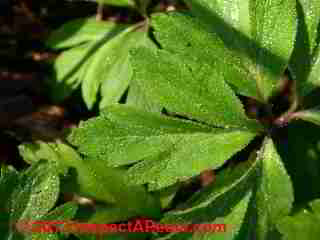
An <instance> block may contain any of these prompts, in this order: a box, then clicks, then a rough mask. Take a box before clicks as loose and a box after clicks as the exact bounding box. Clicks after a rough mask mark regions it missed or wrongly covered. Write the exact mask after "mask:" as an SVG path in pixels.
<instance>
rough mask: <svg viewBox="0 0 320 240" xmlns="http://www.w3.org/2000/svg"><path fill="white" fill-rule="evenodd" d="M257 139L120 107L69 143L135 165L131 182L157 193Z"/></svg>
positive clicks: (105, 160) (108, 161) (104, 160)
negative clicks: (143, 185) (147, 187)
mask: <svg viewBox="0 0 320 240" xmlns="http://www.w3.org/2000/svg"><path fill="white" fill-rule="evenodd" d="M255 135H256V133H254V132H250V131H245V130H238V129H229V130H223V129H214V128H211V127H208V126H206V125H202V124H197V123H193V122H190V121H185V120H177V119H174V118H168V117H164V116H161V115H159V114H153V113H145V112H141V111H139V110H135V109H134V108H131V107H127V106H121V105H115V106H110V107H109V108H107V109H106V111H105V113H104V114H102V115H101V116H100V117H98V118H95V119H91V120H89V121H87V122H84V123H82V124H81V125H80V127H79V128H78V129H75V130H74V131H73V132H72V134H71V135H70V137H69V141H70V142H71V143H72V144H73V145H74V146H76V147H77V148H78V151H79V152H80V153H82V154H83V155H85V156H87V157H89V158H94V159H99V160H100V163H101V164H105V166H121V165H128V164H132V163H136V164H135V165H134V166H132V167H131V168H129V170H128V173H127V174H128V180H129V181H130V182H132V183H134V184H144V183H149V188H150V189H151V190H156V189H160V188H164V187H167V186H170V185H172V184H174V183H176V182H177V181H181V180H182V181H183V180H186V179H187V178H190V177H192V176H195V175H197V174H199V173H200V172H202V171H203V170H206V169H208V168H217V167H219V166H221V165H222V164H223V163H224V162H225V161H226V160H227V159H228V158H230V157H231V156H232V155H233V154H235V153H236V152H238V151H240V150H241V149H242V148H244V147H245V146H246V145H247V144H248V143H249V142H250V141H251V140H252V139H253V137H254V136H255ZM226 143H227V144H226Z"/></svg>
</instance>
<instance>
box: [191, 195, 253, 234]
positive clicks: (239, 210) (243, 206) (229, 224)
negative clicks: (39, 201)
mask: <svg viewBox="0 0 320 240" xmlns="http://www.w3.org/2000/svg"><path fill="white" fill-rule="evenodd" d="M250 197H251V192H248V193H247V194H246V195H245V197H244V198H243V199H242V200H241V201H240V202H239V203H237V204H236V205H235V206H234V207H233V208H232V210H231V212H230V213H229V214H228V215H227V216H224V217H218V218H216V219H215V220H214V221H213V222H212V224H226V232H222V233H219V232H218V233H217V232H214V233H195V234H193V236H192V239H193V240H219V239H221V240H232V239H235V237H236V236H237V234H238V232H239V231H240V228H241V225H242V224H243V221H244V217H245V214H246V211H247V207H248V204H249V200H250Z"/></svg>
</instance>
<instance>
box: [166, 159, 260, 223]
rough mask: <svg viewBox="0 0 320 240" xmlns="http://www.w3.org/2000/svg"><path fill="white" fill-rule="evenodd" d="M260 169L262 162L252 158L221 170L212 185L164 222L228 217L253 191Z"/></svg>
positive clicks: (210, 219)
mask: <svg viewBox="0 0 320 240" xmlns="http://www.w3.org/2000/svg"><path fill="white" fill-rule="evenodd" d="M259 168H260V162H259V161H256V160H255V159H253V158H251V159H250V160H248V161H246V162H243V163H240V164H238V165H236V166H233V167H231V166H230V167H228V168H226V169H224V170H222V171H221V172H219V173H218V174H217V176H216V180H215V181H214V182H213V183H212V184H210V185H209V186H207V187H205V188H203V189H201V191H199V192H197V193H195V194H194V195H193V196H192V197H191V198H190V199H188V200H187V201H186V202H185V203H182V204H181V205H180V206H178V208H177V209H175V210H172V211H169V212H168V213H166V214H165V216H164V218H163V219H162V220H161V222H163V223H184V224H185V223H202V222H212V221H213V220H214V219H216V218H217V217H223V216H227V215H229V213H230V211H231V209H232V208H233V206H236V205H237V204H238V203H239V201H242V200H241V199H243V198H244V197H245V196H246V195H247V194H248V193H249V192H250V191H251V189H252V187H253V184H254V183H255V181H256V177H257V172H258V170H259ZM230 208H231V209H230ZM226 224H228V222H226ZM227 228H228V227H227Z"/></svg>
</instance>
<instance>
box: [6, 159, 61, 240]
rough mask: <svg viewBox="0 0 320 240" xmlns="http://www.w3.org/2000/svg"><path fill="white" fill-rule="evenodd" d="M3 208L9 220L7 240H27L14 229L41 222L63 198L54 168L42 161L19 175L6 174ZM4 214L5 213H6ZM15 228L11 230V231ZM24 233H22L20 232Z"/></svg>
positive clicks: (9, 172)
mask: <svg viewBox="0 0 320 240" xmlns="http://www.w3.org/2000/svg"><path fill="white" fill-rule="evenodd" d="M0 189H1V196H4V199H6V200H5V202H3V205H2V208H3V210H4V214H5V215H6V216H7V217H8V219H7V222H6V223H5V222H4V223H2V224H7V225H8V226H7V229H5V231H4V232H1V237H3V239H23V236H22V235H21V234H20V233H19V232H18V231H16V230H17V229H15V228H14V226H17V225H15V224H16V223H18V222H19V221H31V220H39V219H41V217H43V216H44V215H45V214H47V212H48V211H49V210H50V209H51V208H52V207H53V206H54V204H55V203H56V200H57V198H58V194H59V178H58V176H57V174H56V172H55V169H54V168H53V167H50V165H49V164H47V163H44V162H43V161H39V162H38V163H36V164H34V165H33V166H31V167H29V168H28V169H27V170H25V171H24V172H22V173H20V174H18V173H16V172H14V171H12V170H10V171H5V173H4V174H1V178H0ZM3 210H2V211H3ZM9 226H11V227H9ZM20 230H21V229H20Z"/></svg>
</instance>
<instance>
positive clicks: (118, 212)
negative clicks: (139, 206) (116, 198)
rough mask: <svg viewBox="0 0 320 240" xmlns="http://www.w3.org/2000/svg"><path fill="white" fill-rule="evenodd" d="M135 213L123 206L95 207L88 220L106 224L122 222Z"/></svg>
mask: <svg viewBox="0 0 320 240" xmlns="http://www.w3.org/2000/svg"><path fill="white" fill-rule="evenodd" d="M135 216H136V213H135V212H134V211H130V210H128V209H125V208H119V207H108V208H106V207H99V206H98V207H97V208H96V212H95V213H94V214H93V215H92V216H90V218H89V220H88V222H89V223H95V224H101V223H104V224H108V223H116V222H123V221H126V220H128V219H130V218H132V217H135Z"/></svg>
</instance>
